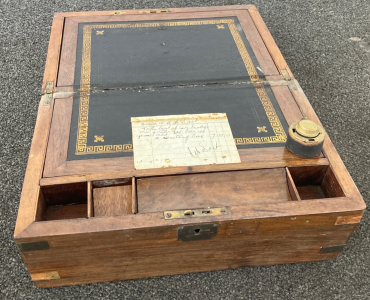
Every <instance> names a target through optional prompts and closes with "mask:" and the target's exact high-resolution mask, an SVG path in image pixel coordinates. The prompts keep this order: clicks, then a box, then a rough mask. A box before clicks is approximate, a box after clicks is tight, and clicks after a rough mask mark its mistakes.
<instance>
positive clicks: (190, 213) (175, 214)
mask: <svg viewBox="0 0 370 300" xmlns="http://www.w3.org/2000/svg"><path fill="white" fill-rule="evenodd" d="M227 214H229V208H228V207H216V208H202V209H182V210H168V211H165V212H164V213H163V215H164V218H165V220H172V219H185V218H196V217H206V216H219V215H227Z"/></svg>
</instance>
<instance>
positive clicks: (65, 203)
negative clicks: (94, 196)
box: [37, 182, 87, 221]
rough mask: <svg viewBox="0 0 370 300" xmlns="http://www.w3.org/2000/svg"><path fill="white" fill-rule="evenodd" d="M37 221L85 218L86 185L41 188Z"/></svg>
mask: <svg viewBox="0 0 370 300" xmlns="http://www.w3.org/2000/svg"><path fill="white" fill-rule="evenodd" d="M38 211H39V213H38V218H37V221H52V220H67V219H78V218H87V184H86V183H82V182H81V183H80V182H79V183H70V184H62V185H53V186H45V187H42V189H41V193H40V199H39V203H38Z"/></svg>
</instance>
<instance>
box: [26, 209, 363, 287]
mask: <svg viewBox="0 0 370 300" xmlns="http://www.w3.org/2000/svg"><path fill="white" fill-rule="evenodd" d="M337 217H338V214H328V215H321V216H320V215H316V216H301V217H297V218H290V217H289V218H287V217H285V218H265V219H253V220H236V221H228V222H219V223H218V222H217V224H218V233H217V236H216V237H214V238H212V239H211V240H203V241H190V242H182V241H179V240H178V238H177V231H178V229H179V228H180V227H181V225H180V226H179V225H177V226H165V227H153V228H143V229H136V230H122V231H111V232H100V233H91V234H88V235H65V236H57V237H53V236H51V237H48V242H49V244H50V249H49V250H43V251H34V252H23V253H22V257H23V259H24V261H25V263H26V265H27V267H28V270H29V272H30V273H31V274H34V273H35V274H38V273H46V272H58V274H59V276H60V279H55V280H39V281H37V282H35V284H36V285H37V286H39V287H51V286H62V285H71V284H83V283H91V282H99V281H113V280H125V279H132V278H142V277H150V276H163V275H168V274H181V273H189V272H202V271H210V270H220V269H229V268H240V267H252V266H262V265H271V264H282V263H295V262H303V261H313V260H324V259H331V258H335V257H337V256H338V255H339V254H340V253H338V252H336V253H326V254H320V250H321V248H322V247H324V246H332V245H343V244H346V242H347V240H348V238H349V236H350V235H351V234H352V233H353V231H354V229H355V228H356V226H357V224H349V225H340V226H338V225H334V224H335V222H336V219H337ZM195 224H196V223H195ZM298 236H299V242H297V237H298Z"/></svg>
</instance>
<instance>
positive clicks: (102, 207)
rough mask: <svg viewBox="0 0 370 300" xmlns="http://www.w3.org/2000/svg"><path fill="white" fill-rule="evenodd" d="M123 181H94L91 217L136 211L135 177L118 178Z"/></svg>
mask: <svg viewBox="0 0 370 300" xmlns="http://www.w3.org/2000/svg"><path fill="white" fill-rule="evenodd" d="M119 181H121V183H117V181H116V184H113V185H112V183H111V182H108V183H104V182H94V183H90V185H89V186H91V187H90V188H91V189H92V191H91V197H89V198H91V199H89V202H91V210H90V212H89V214H90V217H113V216H122V215H127V214H134V213H136V210H137V209H136V206H137V203H136V184H135V178H132V179H123V180H118V182H119Z"/></svg>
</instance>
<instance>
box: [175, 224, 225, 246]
mask: <svg viewBox="0 0 370 300" xmlns="http://www.w3.org/2000/svg"><path fill="white" fill-rule="evenodd" d="M217 233H218V224H200V225H186V226H183V227H181V228H179V229H178V231H177V239H178V240H179V241H183V242H190V241H202V240H210V239H212V238H213V237H215V236H217Z"/></svg>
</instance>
